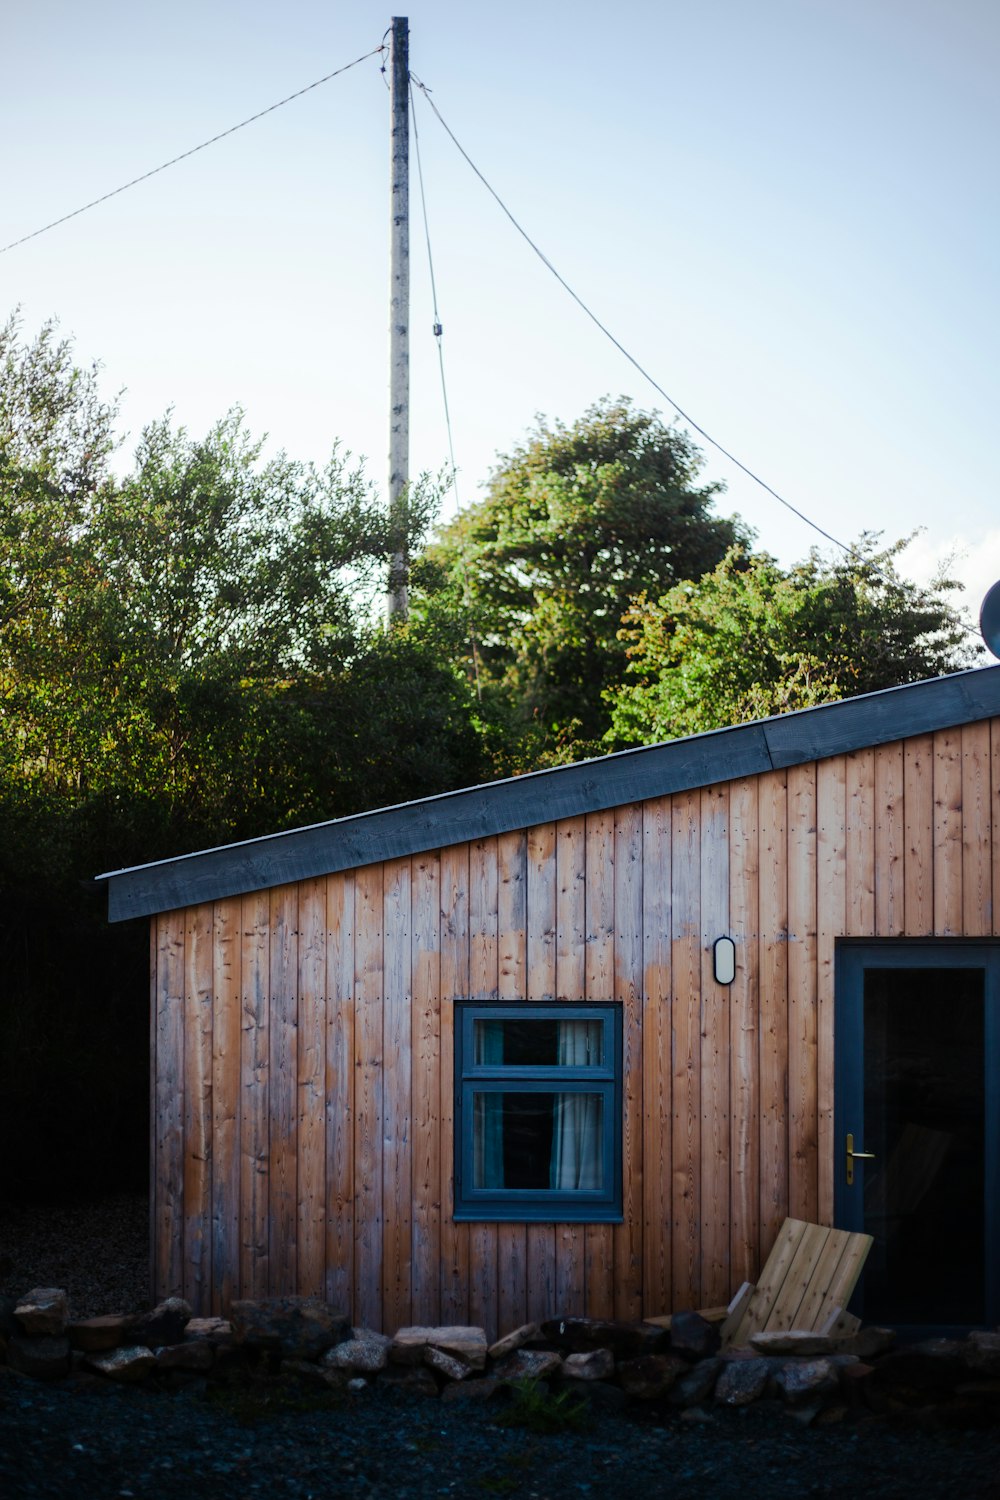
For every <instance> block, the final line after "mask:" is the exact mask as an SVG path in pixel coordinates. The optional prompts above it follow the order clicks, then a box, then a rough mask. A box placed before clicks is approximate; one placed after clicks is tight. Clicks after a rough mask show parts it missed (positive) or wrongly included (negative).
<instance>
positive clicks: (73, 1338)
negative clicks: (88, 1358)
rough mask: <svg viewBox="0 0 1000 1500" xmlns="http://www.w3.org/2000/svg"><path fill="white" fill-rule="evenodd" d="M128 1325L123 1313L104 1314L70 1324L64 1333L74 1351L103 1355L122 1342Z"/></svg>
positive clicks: (128, 1322)
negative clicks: (67, 1335) (66, 1334)
mask: <svg viewBox="0 0 1000 1500" xmlns="http://www.w3.org/2000/svg"><path fill="white" fill-rule="evenodd" d="M130 1323H131V1319H130V1318H128V1317H127V1316H126V1315H125V1313H106V1314H105V1315H104V1316H103V1317H100V1318H82V1319H80V1320H79V1321H78V1322H75V1323H70V1324H68V1325H67V1328H66V1332H67V1333H68V1334H69V1341H70V1343H71V1344H72V1345H73V1348H74V1349H82V1350H83V1352H84V1354H103V1353H104V1352H105V1351H106V1350H108V1349H117V1348H118V1345H119V1344H121V1343H123V1342H124V1340H125V1338H126V1337H127V1335H128V1330H129V1326H130Z"/></svg>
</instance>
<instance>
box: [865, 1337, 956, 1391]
mask: <svg viewBox="0 0 1000 1500" xmlns="http://www.w3.org/2000/svg"><path fill="white" fill-rule="evenodd" d="M965 1352H966V1345H965V1342H964V1341H963V1340H959V1339H924V1340H923V1341H922V1342H921V1343H918V1344H907V1345H906V1346H905V1348H902V1349H896V1350H894V1351H893V1352H892V1353H891V1354H886V1355H885V1356H884V1357H883V1358H882V1359H880V1360H879V1362H878V1364H877V1365H876V1366H875V1380H876V1381H877V1382H878V1384H879V1385H883V1386H884V1385H890V1386H900V1387H903V1386H906V1387H909V1388H910V1389H911V1390H914V1391H931V1390H937V1391H941V1390H946V1389H947V1388H948V1387H950V1386H954V1385H957V1384H958V1382H959V1381H960V1380H961V1379H962V1378H963V1376H964V1375H965V1374H966V1373H967V1370H968V1366H967V1365H966V1363H965V1358H964V1356H965Z"/></svg>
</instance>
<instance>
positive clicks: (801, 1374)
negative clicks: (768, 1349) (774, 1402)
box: [774, 1359, 839, 1411]
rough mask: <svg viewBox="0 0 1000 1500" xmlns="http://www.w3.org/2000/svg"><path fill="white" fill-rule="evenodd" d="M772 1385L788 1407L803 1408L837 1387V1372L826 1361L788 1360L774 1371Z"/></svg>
mask: <svg viewBox="0 0 1000 1500" xmlns="http://www.w3.org/2000/svg"><path fill="white" fill-rule="evenodd" d="M774 1383H775V1385H776V1386H777V1387H778V1389H779V1391H780V1392H781V1394H782V1395H783V1396H784V1398H785V1400H786V1402H787V1403H788V1405H789V1406H803V1405H805V1403H806V1402H807V1401H815V1400H816V1399H817V1397H823V1396H827V1395H829V1394H830V1393H831V1392H832V1391H835V1390H837V1388H838V1385H839V1381H838V1379H837V1371H836V1369H835V1367H834V1366H833V1365H832V1364H831V1362H830V1361H829V1360H828V1359H802V1360H796V1361H794V1362H792V1361H791V1360H790V1361H789V1362H788V1364H784V1365H781V1366H780V1368H779V1369H777V1370H775V1372H774ZM816 1409H817V1411H818V1410H819V1407H818V1406H817V1408H816Z"/></svg>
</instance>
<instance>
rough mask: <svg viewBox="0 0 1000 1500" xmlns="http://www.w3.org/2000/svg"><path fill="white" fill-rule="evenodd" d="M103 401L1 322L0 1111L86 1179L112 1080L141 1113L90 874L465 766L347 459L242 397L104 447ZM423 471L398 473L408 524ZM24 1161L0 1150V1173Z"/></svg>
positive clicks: (466, 737)
mask: <svg viewBox="0 0 1000 1500" xmlns="http://www.w3.org/2000/svg"><path fill="white" fill-rule="evenodd" d="M115 415H116V414H115V408H114V403H104V402H102V400H101V397H100V395H99V391H98V384H97V378H96V374H95V372H94V371H93V370H90V371H82V370H80V369H79V368H77V367H76V365H75V364H74V361H73V355H72V349H71V347H70V345H69V343H68V342H67V341H64V340H60V339H59V338H58V337H57V336H56V333H55V331H54V329H53V328H52V327H47V328H45V329H43V330H42V332H41V334H40V335H39V336H38V337H37V338H36V339H34V340H33V341H25V340H23V339H22V338H21V334H20V330H19V328H18V326H17V324H16V323H15V322H11V323H9V324H8V325H7V326H6V327H5V328H4V329H3V330H0V889H2V892H3V921H2V922H0V952H2V953H3V954H4V958H5V984H4V990H3V996H2V1001H0V1134H3V1136H4V1138H5V1140H7V1141H8V1142H11V1141H14V1140H15V1139H16V1140H20V1141H22V1142H25V1143H26V1142H27V1141H28V1140H37V1141H39V1142H41V1141H42V1140H43V1139H44V1140H46V1141H48V1140H51V1141H52V1143H53V1147H55V1144H56V1143H57V1142H58V1141H59V1140H61V1141H62V1156H61V1160H62V1165H63V1167H64V1169H65V1172H66V1174H67V1176H71V1175H72V1174H73V1172H74V1171H75V1170H77V1169H81V1168H82V1175H83V1178H84V1180H85V1181H88V1182H89V1185H90V1186H91V1187H94V1186H95V1185H97V1184H96V1182H95V1178H94V1175H93V1174H94V1170H95V1169H96V1167H97V1166H98V1165H99V1164H100V1163H101V1162H105V1161H110V1162H114V1161H115V1160H117V1155H116V1142H115V1136H116V1134H117V1133H118V1131H119V1129H120V1119H121V1110H120V1109H119V1108H118V1105H117V1103H115V1104H113V1102H112V1101H113V1100H128V1101H130V1102H129V1103H128V1105H127V1107H126V1106H125V1105H123V1106H122V1108H125V1112H126V1113H128V1111H130V1110H131V1111H133V1114H134V1112H135V1111H136V1110H138V1111H139V1113H138V1114H134V1118H136V1119H137V1120H141V1119H142V1117H143V1112H144V1105H143V1097H144V1094H145V1084H144V1077H145V1069H146V1058H145V1055H144V1054H145V1046H146V1036H145V1033H146V1025H145V1022H144V1020H143V1012H144V1009H145V1007H144V1005H143V1003H142V999H141V997H142V995H143V993H144V991H145V983H146V982H145V977H144V973H143V970H144V968H145V965H146V962H147V957H148V948H147V943H146V939H145V937H144V936H143V934H142V933H138V932H136V931H134V930H132V929H129V928H125V929H121V928H117V929H115V930H114V931H113V932H112V933H108V932H107V930H106V923H105V919H104V914H103V911H102V909H101V905H100V902H99V899H98V897H97V895H96V894H95V893H92V892H91V890H90V889H89V883H90V880H91V879H92V877H93V875H94V873H95V872H96V871H99V870H102V869H108V868H118V867H121V866H123V865H128V864H132V863H140V862H144V861H147V860H153V859H157V858H162V857H165V856H168V855H171V854H176V853H183V852H186V851H189V850H191V849H194V848H199V847H205V846H206V845H210V844H216V843H220V842H226V841H229V840H231V839H238V838H247V837H252V836H254V835H258V834H265V833H270V832H273V831H276V830H279V829H282V828H287V827H290V826H295V825H298V824H302V823H309V822H316V821H320V820H323V819H327V818H333V817H338V816H343V815H346V814H350V813H353V812H358V811H361V810H363V809H366V808H368V807H371V806H372V805H377V804H378V803H391V802H396V801H401V800H408V799H411V798H414V797H419V796H422V795H426V794H427V793H430V792H436V791H442V790H446V789H448V788H449V787H453V786H457V785H464V784H467V783H468V782H470V781H476V780H478V779H479V778H480V774H481V767H482V756H481V751H480V740H479V736H478V733H477V730H476V728H475V725H474V723H473V721H472V716H471V713H470V707H469V692H468V690H467V689H466V688H465V686H464V685H463V683H462V681H461V678H460V677H458V676H456V674H455V673H454V672H453V671H452V669H451V665H450V663H449V662H448V661H447V659H442V658H441V656H440V655H439V654H438V652H437V649H436V645H435V642H434V640H433V638H432V637H431V636H429V635H428V634H427V632H426V631H425V632H424V633H423V634H422V633H421V631H420V629H419V628H414V629H413V630H407V629H403V630H399V631H394V632H393V633H392V634H391V635H385V634H384V633H383V632H382V631H381V630H380V628H379V627H378V624H377V621H376V617H375V606H376V601H377V598H378V596H379V594H380V592H381V587H382V579H383V577H384V570H385V563H386V557H387V553H388V550H389V547H390V545H391V544H392V541H393V540H395V538H394V537H393V536H392V535H391V532H390V526H389V522H388V517H387V515H386V512H385V509H384V508H383V507H382V505H381V504H380V503H379V501H378V498H377V496H376V495H375V493H374V491H373V490H372V487H371V486H370V484H369V482H368V480H367V479H366V477H365V475H364V473H363V471H362V470H361V469H360V468H359V467H356V466H355V467H352V466H351V464H350V462H349V460H348V458H347V457H346V456H345V455H343V454H341V453H340V452H339V451H337V450H335V451H334V454H333V457H332V458H331V460H330V462H329V463H328V464H327V466H326V467H325V468H324V469H322V470H317V469H315V468H313V467H311V466H308V465H302V464H297V463H294V462H292V461H291V460H290V459H288V458H287V457H286V456H285V455H283V454H278V455H277V456H275V457H270V458H268V457H266V456H265V454H264V452H263V450H262V447H261V445H260V444H259V443H256V442H254V441H253V440H252V439H251V438H250V437H249V435H248V434H247V432H246V430H245V426H244V423H243V420H242V417H241V415H240V414H239V412H232V413H230V414H229V416H227V417H225V418H224V419H223V420H222V421H221V422H219V423H218V424H217V425H216V426H215V427H214V428H213V429H212V430H211V431H210V432H209V433H208V434H207V435H206V436H205V437H203V438H195V437H193V436H191V435H190V434H189V433H187V432H186V431H185V430H184V429H183V428H180V427H178V426H177V425H176V424H175V423H174V422H173V421H172V420H171V419H170V418H169V417H167V418H164V419H162V420H160V421H157V422H154V423H152V424H151V425H150V426H149V427H147V428H146V429H145V431H144V432H143V434H142V436H141V438H140V441H139V444H138V448H137V451H136V454H135V458H134V461H133V463H132V464H131V466H130V467H128V469H127V472H125V473H124V474H123V475H122V474H116V473H115V472H113V471H112V468H111V459H112V456H113V454H114V453H115V447H116V443H115V436H114V425H115ZM433 498H434V497H433V494H432V493H431V492H430V490H429V489H428V487H427V486H415V487H414V489H413V492H412V493H411V495H410V498H409V506H408V519H409V525H410V535H409V536H408V538H407V544H408V545H409V546H413V547H415V546H417V545H418V544H419V540H420V537H421V535H422V533H423V530H424V529H425V527H426V525H427V522H428V518H429V515H430V512H431V508H432V504H433ZM130 1006H131V1007H132V1009H131V1010H130V1009H129V1007H130ZM133 1012H134V1015H135V1016H136V1017H138V1022H137V1025H136V1026H132V1025H131V1024H130V1023H129V1021H128V1019H127V1016H128V1017H131V1016H132V1015H133ZM126 1013H127V1016H126ZM84 1018H85V1019H84ZM43 1078H44V1079H46V1080H48V1081H50V1082H51V1081H53V1080H54V1081H56V1083H57V1084H58V1090H57V1093H56V1095H55V1098H56V1099H58V1100H59V1101H60V1102H59V1107H56V1105H55V1104H54V1103H53V1094H52V1091H51V1089H45V1090H42V1089H40V1080H41V1079H43ZM96 1080H100V1083H99V1087H100V1089H101V1091H102V1092H103V1093H105V1094H107V1095H109V1096H110V1097H109V1099H108V1102H107V1103H106V1105H105V1107H104V1108H103V1109H101V1110H99V1111H95V1110H92V1109H91V1108H90V1107H89V1105H88V1104H87V1102H86V1099H87V1094H88V1091H92V1090H93V1089H94V1088H95V1086H97V1084H96ZM71 1121H72V1122H73V1123H72V1124H71ZM142 1154H143V1153H142V1152H139V1153H138V1154H137V1156H136V1163H137V1164H139V1169H140V1170H141V1158H142ZM27 1160H28V1159H27V1157H26V1156H25V1154H24V1152H23V1151H22V1152H20V1153H19V1152H18V1151H17V1150H16V1149H10V1150H8V1152H7V1153H6V1156H5V1163H4V1169H3V1171H2V1172H0V1198H2V1196H3V1193H4V1191H5V1189H6V1190H8V1191H9V1190H10V1189H11V1174H12V1173H14V1174H16V1173H17V1171H18V1168H19V1164H21V1165H24V1164H25V1163H26V1161H27ZM29 1175H30V1174H29ZM5 1178H6V1181H5V1180H4V1179H5ZM15 1185H16V1184H15Z"/></svg>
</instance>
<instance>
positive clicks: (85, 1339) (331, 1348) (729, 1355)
mask: <svg viewBox="0 0 1000 1500" xmlns="http://www.w3.org/2000/svg"><path fill="white" fill-rule="evenodd" d="M0 1363H6V1364H7V1365H8V1366H9V1367H10V1369H11V1370H12V1371H13V1372H15V1373H16V1374H19V1375H21V1376H25V1377H28V1378H31V1379H36V1380H74V1379H75V1380H78V1381H81V1380H82V1381H85V1380H110V1381H117V1382H119V1383H122V1384H135V1383H143V1384H147V1385H150V1384H152V1385H156V1384H158V1385H161V1386H163V1387H164V1388H167V1389H169V1388H172V1387H175V1386H176V1385H178V1384H185V1383H189V1382H192V1381H203V1382H205V1383H206V1384H208V1383H213V1382H226V1381H230V1382H232V1381H239V1380H241V1379H246V1378H253V1379H254V1380H256V1381H260V1380H262V1379H263V1380H265V1381H268V1380H272V1379H273V1380H286V1381H287V1380H293V1381H295V1382H305V1383H307V1384H309V1385H312V1386H314V1387H316V1388H326V1389H328V1390H330V1391H333V1392H343V1393H345V1394H359V1393H360V1392H362V1391H364V1390H365V1389H367V1388H368V1386H369V1385H371V1384H372V1383H373V1382H378V1383H382V1384H389V1385H393V1386H395V1387H397V1388H401V1389H404V1390H408V1391H410V1392H412V1393H413V1394H414V1395H416V1396H425V1397H428V1398H433V1399H439V1400H442V1401H446V1402H455V1401H496V1402H503V1401H505V1400H507V1401H509V1400H510V1399H511V1393H512V1392H514V1393H516V1392H518V1391H519V1390H523V1388H524V1385H525V1383H526V1382H527V1383H528V1384H529V1386H530V1389H531V1391H532V1393H533V1394H534V1395H535V1396H537V1397H541V1398H543V1399H544V1398H545V1397H546V1396H547V1395H548V1394H550V1393H551V1394H553V1395H554V1396H558V1395H559V1394H560V1393H563V1392H570V1393H573V1394H575V1395H578V1396H579V1397H580V1399H581V1403H584V1402H585V1403H586V1404H587V1405H589V1406H590V1407H593V1408H596V1409H601V1408H603V1409H610V1410H618V1409H621V1408H622V1407H624V1406H626V1405H628V1404H629V1403H659V1404H661V1405H662V1406H665V1407H667V1408H669V1409H671V1410H673V1411H674V1412H676V1413H677V1414H678V1415H679V1416H680V1417H681V1418H682V1419H685V1420H698V1419H699V1416H702V1415H704V1413H705V1411H706V1408H708V1407H709V1406H711V1405H716V1406H728V1407H740V1406H746V1405H749V1404H750V1403H752V1402H755V1401H762V1400H770V1401H773V1402H774V1403H775V1404H776V1405H780V1407H782V1408H784V1409H786V1410H787V1411H789V1412H790V1413H791V1414H792V1415H794V1416H795V1417H796V1418H798V1420H800V1421H802V1422H804V1423H811V1422H813V1421H834V1420H838V1419H840V1418H843V1417H845V1416H848V1415H849V1414H851V1413H858V1412H863V1413H875V1414H887V1415H891V1414H894V1413H899V1412H905V1413H913V1414H914V1415H916V1416H918V1417H919V1418H920V1419H921V1420H922V1419H928V1420H931V1419H940V1420H942V1421H944V1422H948V1423H953V1424H957V1425H963V1424H969V1425H982V1424H984V1423H992V1422H998V1421H1000V1330H994V1331H989V1330H982V1331H977V1332H974V1333H971V1334H969V1336H968V1337H967V1338H965V1339H960V1340H959V1339H930V1340H927V1341H924V1342H923V1343H918V1344H910V1345H905V1346H901V1347H897V1346H896V1339H895V1335H894V1334H893V1332H892V1331H891V1330H889V1329H882V1328H862V1329H860V1330H859V1331H858V1332H857V1333H856V1334H854V1335H853V1336H851V1337H849V1338H826V1337H822V1336H820V1335H817V1334H808V1335H806V1334H802V1333H799V1332H796V1331H794V1330H793V1331H792V1332H788V1333H764V1334H757V1335H754V1336H753V1337H752V1338H751V1341H750V1345H749V1346H748V1347H745V1348H735V1349H733V1348H731V1349H726V1350H721V1349H720V1347H719V1333H718V1329H717V1327H716V1326H715V1325H714V1324H712V1323H710V1322H707V1321H706V1320H705V1319H704V1318H702V1317H700V1316H699V1314H697V1313H679V1314H677V1315H675V1317H674V1319H673V1322H672V1326H671V1328H670V1329H669V1330H667V1329H664V1328H662V1327H660V1326H659V1325H655V1324H650V1323H630V1322H620V1321H611V1320H601V1319H594V1318H563V1319H559V1318H556V1319H552V1320H551V1321H549V1322H546V1323H542V1324H541V1325H538V1324H536V1323H528V1324H525V1325H524V1326H523V1327H521V1328H518V1329H515V1330H513V1331H511V1332H510V1333H508V1334H506V1335H505V1336H504V1337H503V1338H501V1339H499V1340H497V1341H496V1342H495V1343H493V1344H492V1345H490V1344H488V1343H487V1338H486V1334H485V1332H484V1331H483V1329H482V1328H474V1327H465V1326H457V1327H454V1326H446V1327H408V1328H400V1329H399V1330H397V1332H396V1334H395V1335H394V1336H393V1337H389V1336H387V1335H385V1334H381V1333H376V1332H373V1331H371V1330H369V1329H365V1328H352V1327H351V1325H350V1323H349V1320H348V1319H347V1317H346V1316H345V1315H344V1314H343V1313H342V1312H339V1311H338V1310H337V1309H336V1308H334V1307H331V1306H330V1305H329V1304H328V1303H326V1302H323V1301H322V1300H321V1299H319V1298H316V1297H277V1298H267V1299H262V1300H257V1301H241V1302H235V1303H234V1304H233V1306H232V1308H231V1311H230V1317H229V1319H222V1318H195V1317H192V1315H191V1309H190V1307H189V1306H188V1304H187V1303H186V1302H184V1301H182V1300H181V1299H179V1298H169V1299H168V1300H167V1301H165V1302H162V1303H160V1304H159V1306H157V1307H155V1308H153V1309H151V1310H148V1311H144V1312H140V1313H132V1314H123V1313H114V1314H108V1315H105V1316H103V1317H95V1318H86V1319H74V1318H73V1317H72V1314H71V1309H70V1306H69V1302H68V1298H67V1296H66V1293H65V1292H64V1291H63V1290H62V1289H61V1288H58V1287H36V1288H34V1289H33V1290H32V1291H30V1292H28V1293H27V1294H26V1295H25V1296H24V1297H22V1298H20V1299H19V1300H14V1299H11V1298H6V1299H3V1300H2V1301H0Z"/></svg>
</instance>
